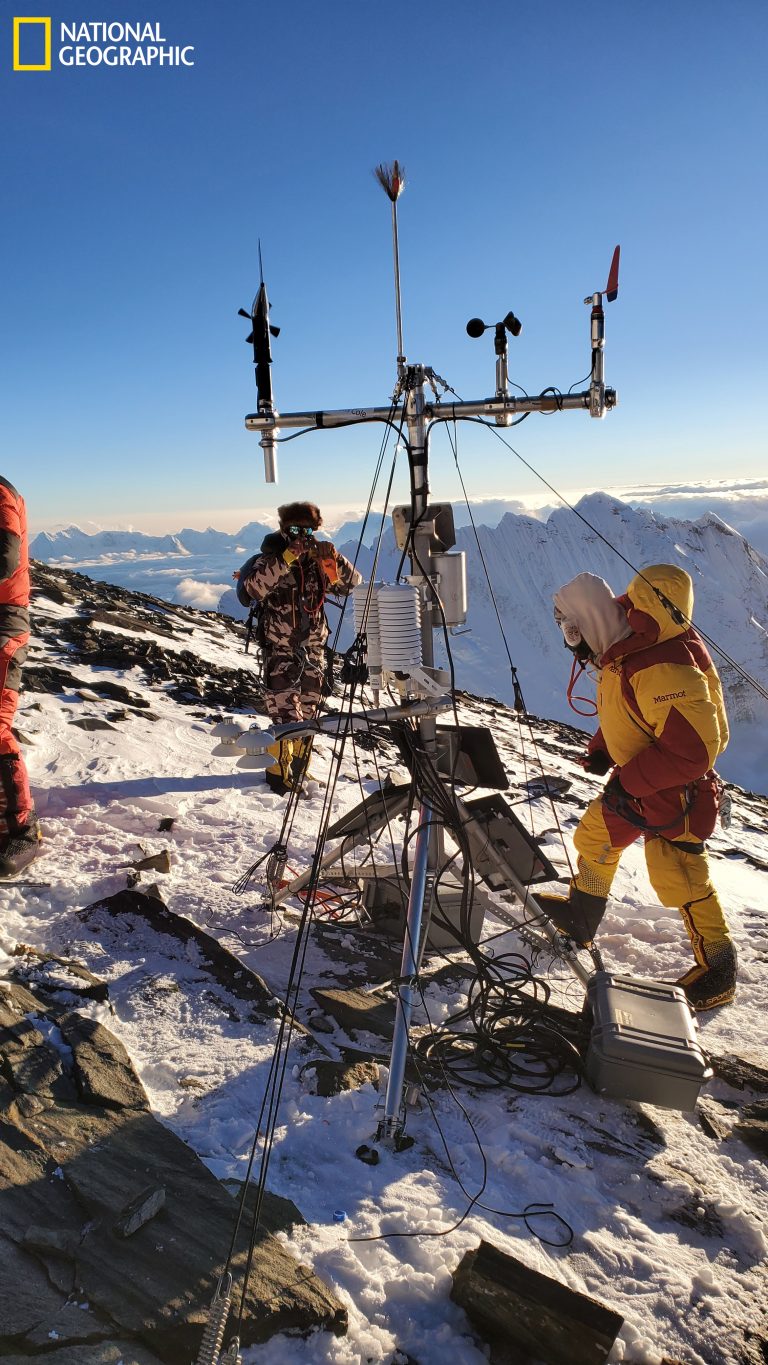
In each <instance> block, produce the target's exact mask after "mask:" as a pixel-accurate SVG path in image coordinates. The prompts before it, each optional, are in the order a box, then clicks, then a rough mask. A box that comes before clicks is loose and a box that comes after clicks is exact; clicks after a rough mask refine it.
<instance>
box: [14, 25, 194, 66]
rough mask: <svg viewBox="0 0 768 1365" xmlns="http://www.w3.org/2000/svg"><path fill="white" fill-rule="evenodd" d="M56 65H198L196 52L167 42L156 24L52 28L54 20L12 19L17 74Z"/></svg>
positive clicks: (59, 26) (63, 26)
mask: <svg viewBox="0 0 768 1365" xmlns="http://www.w3.org/2000/svg"><path fill="white" fill-rule="evenodd" d="M54 37H55V43H56V46H55V51H54V44H53V38H54ZM52 61H55V63H56V65H58V66H90V67H94V66H194V65H195V49H194V47H190V46H186V47H185V46H183V45H182V44H180V43H172V42H169V41H168V39H167V38H166V37H164V35H163V34H162V33H161V31H160V24H158V23H145V22H143V21H136V20H134V21H126V22H120V21H119V20H111V19H110V20H88V21H87V22H86V21H84V20H76V21H74V22H72V23H63V22H62V23H60V24H59V23H57V25H56V28H55V30H54V29H53V26H52V21H51V19H50V17H48V18H39V17H36V18H33V17H31V16H24V17H21V18H16V19H14V21H13V69H14V71H50V70H51V65H52Z"/></svg>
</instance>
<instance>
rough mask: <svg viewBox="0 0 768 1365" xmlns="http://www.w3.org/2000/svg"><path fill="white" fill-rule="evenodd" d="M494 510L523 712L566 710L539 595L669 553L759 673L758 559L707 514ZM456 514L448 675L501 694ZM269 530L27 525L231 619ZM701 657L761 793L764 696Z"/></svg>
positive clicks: (492, 623) (88, 563) (547, 602)
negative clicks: (456, 600) (465, 612)
mask: <svg viewBox="0 0 768 1365" xmlns="http://www.w3.org/2000/svg"><path fill="white" fill-rule="evenodd" d="M489 507H490V509H491V511H490V512H489V511H488V508H489ZM499 510H501V503H500V502H499V503H498V505H497V504H496V503H491V504H485V503H480V504H478V506H477V508H476V520H477V523H478V533H479V540H480V545H481V547H482V551H483V555H484V557H485V560H486V563H487V566H488V572H489V576H490V581H491V585H492V587H493V591H494V593H495V595H496V600H497V603H498V607H499V612H500V615H501V619H502V622H503V625H504V630H505V633H506V636H507V639H508V642H509V649H510V653H511V656H512V659H513V661H514V663H515V665H516V667H517V669H518V673H519V675H520V680H521V683H522V687H523V693H524V696H525V699H526V703H527V705H528V708H529V709H530V710H531V711H532V712H533V713H534V714H536V715H541V716H550V717H554V718H558V719H561V720H574V719H575V718H574V716H573V713H572V712H571V711H570V710H569V707H568V703H567V700H566V696H565V691H566V684H567V680H568V675H569V669H570V658H569V656H567V655H566V654H565V651H564V650H563V646H562V640H561V638H560V634H559V632H558V631H557V629H556V628H555V625H554V622H553V619H552V594H553V593H554V592H555V590H556V589H557V588H558V587H560V586H561V585H562V584H563V583H565V582H566V581H567V580H568V579H569V578H572V577H573V576H574V574H577V573H580V572H581V571H582V570H584V569H588V570H589V571H590V572H592V573H596V574H600V575H601V576H602V577H604V578H605V579H606V580H607V581H608V582H609V583H610V584H611V586H612V588H613V589H614V591H615V592H623V591H624V589H625V588H626V586H627V584H628V582H629V580H630V578H631V577H632V576H633V568H632V567H630V566H634V567H637V568H640V567H642V566H647V565H649V564H657V563H660V562H667V563H669V562H672V563H677V564H680V565H682V566H683V567H684V568H686V569H687V570H688V572H689V573H690V574H691V576H692V578H693V581H694V587H695V593H696V605H695V619H696V621H697V623H698V624H699V626H700V627H701V628H702V629H703V630H704V631H705V632H706V633H707V634H708V635H709V636H710V637H711V638H712V639H713V640H714V641H715V642H716V643H717V645H718V646H719V647H720V648H721V649H722V650H724V651H725V654H726V655H729V656H730V657H731V659H733V660H735V661H736V662H737V663H738V664H739V665H740V666H741V667H742V669H745V670H746V671H747V672H748V673H749V674H751V675H752V676H753V677H755V678H757V679H758V680H759V681H761V682H762V684H763V686H764V687H765V686H766V685H767V684H768V560H766V559H765V558H764V557H763V556H762V555H760V554H759V553H758V552H757V551H756V550H754V549H752V547H751V546H750V545H749V544H748V542H747V541H746V540H744V538H743V537H742V536H741V535H739V534H738V532H736V531H734V530H732V529H731V528H730V527H729V526H728V525H727V524H726V523H725V522H723V521H722V520H721V519H720V518H719V517H718V516H716V515H715V514H713V513H708V514H706V515H705V516H703V517H700V518H699V519H698V520H697V521H683V520H675V519H673V518H665V517H661V516H658V515H655V514H654V513H652V512H650V511H648V510H647V509H644V508H640V509H637V508H632V507H630V506H629V505H628V504H626V503H622V502H619V501H618V500H617V499H616V498H614V497H611V496H609V495H607V494H605V493H593V494H590V495H588V496H586V497H584V498H582V500H581V501H580V502H579V504H578V510H579V512H580V513H581V517H582V518H583V520H581V519H580V518H579V517H577V516H575V515H574V513H573V512H572V511H570V509H568V508H559V509H558V510H557V511H554V512H552V513H551V514H550V516H549V518H548V520H547V521H541V520H539V519H537V518H536V517H532V516H518V515H514V514H512V513H507V514H506V515H505V516H504V517H503V518H502V520H501V521H500V522H499V523H498V525H484V524H482V519H483V516H484V515H486V514H487V515H488V520H489V521H492V520H493V515H495V513H497V512H498V511H499ZM459 512H460V509H459V508H458V507H457V512H456V517H457V526H458V529H457V546H458V548H459V549H463V550H465V551H466V553H467V561H468V583H469V602H470V607H469V618H468V632H467V633H461V634H459V635H457V636H456V637H455V639H454V641H453V646H452V648H453V652H454V657H455V661H456V665H457V681H458V683H459V686H461V687H463V688H466V689H467V690H468V691H471V692H479V693H482V694H484V695H491V696H495V697H498V698H499V699H500V700H502V701H505V702H511V701H512V699H513V692H512V686H511V679H510V672H509V664H508V660H507V656H506V652H505V649H504V646H503V642H502V639H501V636H500V632H499V627H498V624H497V620H496V615H495V612H494V609H493V604H492V601H491V596H490V592H489V588H488V584H487V581H486V577H485V572H484V570H483V566H482V562H481V559H480V555H479V553H478V550H477V545H476V542H475V538H474V534H473V532H472V529H471V527H469V526H467V525H466V524H463V522H464V521H465V517H464V518H462V516H460V515H459ZM464 513H466V509H464ZM379 522H380V518H379ZM585 523H589V524H588V525H587V524H585ZM377 524H379V523H378V522H377V519H376V518H375V517H374V518H373V519H372V522H371V526H369V528H368V532H369V533H367V534H366V537H365V538H366V541H367V542H368V544H367V545H366V546H365V547H363V549H362V550H361V552H360V556H359V565H360V567H361V569H362V570H363V572H364V573H365V574H366V576H367V575H368V573H369V571H370V568H371V565H372V562H373V554H374V550H373V548H372V547H373V543H374V539H375V530H372V529H371V528H372V527H375V526H376V525H377ZM591 528H594V529H591ZM347 529H349V530H350V531H351V530H352V529H353V526H352V524H351V523H348V524H347V526H346V527H342V528H340V534H339V535H338V536H337V537H336V543H337V544H338V546H339V548H340V549H342V550H344V552H345V553H346V554H348V555H349V556H350V557H354V555H355V553H356V550H357V541H356V540H352V539H350V540H348V541H345V540H344V539H343V537H344V534H345V531H346V530H347ZM268 530H269V528H268V527H266V526H262V525H261V524H260V523H251V524H249V525H248V526H245V527H243V528H242V529H241V530H240V531H239V532H238V533H237V535H235V536H231V535H226V534H225V533H223V532H218V531H213V530H212V529H209V530H208V531H204V532H199V531H191V532H190V531H182V532H180V533H179V534H178V536H176V537H172V538H170V537H169V538H167V539H172V540H173V541H174V542H178V545H179V547H181V549H180V550H179V551H177V550H174V551H173V553H171V554H162V555H160V556H158V555H157V554H156V553H154V554H151V553H149V550H148V542H149V541H150V539H151V538H150V537H142V536H141V534H140V533H138V532H131V533H114V532H104V533H100V535H99V536H84V535H83V534H82V533H78V534H77V535H76V534H75V532H76V528H70V529H69V530H68V531H67V532H61V533H57V535H56V536H54V537H48V538H47V539H46V538H45V537H42V536H38V537H37V538H36V539H35V540H34V541H33V543H32V552H33V554H34V555H36V556H37V557H38V558H41V559H43V560H44V561H45V562H56V563H58V562H63V563H66V564H68V565H69V566H71V567H77V566H80V567H83V568H85V570H86V572H92V573H94V574H95V575H96V576H98V577H99V578H103V579H105V580H106V581H107V582H112V583H117V584H123V585H125V586H130V587H133V588H139V589H141V590H142V591H145V592H151V593H154V594H156V595H157V596H160V597H164V598H166V599H167V600H169V601H175V602H184V603H189V604H190V605H193V606H198V607H202V608H211V607H215V606H217V605H218V607H219V610H221V611H224V612H227V613H229V614H231V615H233V616H235V617H239V618H241V619H242V617H243V616H244V614H245V613H244V612H243V610H242V608H240V607H239V605H238V603H237V599H236V597H235V594H234V592H233V590H232V588H231V578H232V572H233V570H234V569H236V568H238V567H239V565H240V564H241V563H242V562H243V559H244V558H245V557H246V556H247V555H248V554H250V553H252V552H253V551H254V550H255V549H257V548H258V546H259V545H260V544H261V540H262V538H263V536H264V535H265V534H266V532H267V531H268ZM118 534H119V535H121V536H122V535H126V536H129V537H130V538H129V540H128V541H126V542H125V544H126V545H128V546H131V547H132V548H131V549H129V550H124V551H123V552H120V553H117V552H114V551H113V550H110V549H109V546H108V543H107V540H104V537H107V538H108V537H110V536H115V535H118ZM357 534H359V527H358V528H357ZM78 536H79V539H78ZM601 537H603V539H601ZM76 546H78V547H79V548H80V550H81V552H82V556H83V557H82V558H81V559H80V560H76V559H75V558H74V554H73V552H74V549H75V547H76ZM611 547H615V548H611ZM617 550H618V551H619V552H620V555H622V556H623V557H624V559H623V560H622V558H620V556H619V554H617V552H616V551H617ZM62 555H66V556H67V557H66V558H65V559H63V558H62ZM624 560H626V561H628V563H625V562H624ZM399 561H400V555H399V552H398V551H397V550H396V548H395V544H394V536H393V533H392V530H391V527H390V528H389V529H387V530H386V531H385V534H384V538H383V541H382V553H381V557H380V561H379V569H378V576H379V578H382V579H385V580H388V579H391V578H393V577H394V575H395V574H396V572H397V568H398V564H399ZM329 619H330V620H331V625H332V628H335V623H336V619H337V618H336V615H335V613H334V612H329ZM350 638H351V634H350V631H349V630H347V631H346V632H345V633H344V635H343V637H342V644H343V645H347V644H349V643H350ZM713 656H714V659H715V663H716V664H717V667H718V669H719V670H720V672H721V674H722V677H723V683H724V687H725V691H726V697H727V700H728V706H729V713H730V718H731V722H732V726H733V739H732V741H731V745H730V747H729V749H728V751H727V753H726V754H725V755H724V756H723V758H722V760H721V763H720V769H721V771H722V773H723V775H724V776H726V777H727V778H729V779H730V780H731V781H734V782H740V783H741V784H742V785H743V786H747V787H752V788H754V789H755V790H757V791H766V790H767V789H768V776H767V774H768V703H766V702H765V701H764V700H762V699H761V698H760V696H759V694H758V693H757V692H755V690H754V689H753V688H752V687H751V686H750V685H749V683H747V682H745V681H744V679H743V678H742V677H741V676H740V675H739V673H738V671H737V670H736V669H735V668H734V667H733V666H732V665H731V664H730V663H729V662H728V661H727V659H724V658H723V657H722V656H721V655H720V654H718V652H717V650H714V649H713ZM587 692H588V693H589V688H587ZM576 723H577V724H578V723H579V722H578V720H576Z"/></svg>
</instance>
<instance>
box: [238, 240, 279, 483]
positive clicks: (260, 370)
mask: <svg viewBox="0 0 768 1365" xmlns="http://www.w3.org/2000/svg"><path fill="white" fill-rule="evenodd" d="M259 276H260V279H261V283H260V284H259V289H258V293H257V295H256V297H255V299H254V300H253V303H252V304H251V311H250V313H247V312H246V310H245V309H244V308H239V309H238V315H239V316H240V317H241V318H248V319H249V321H250V324H251V332H250V336H248V337H246V344H247V345H249V346H253V363H254V365H255V367H256V392H257V393H258V395H259V402H258V411H259V414H260V415H261V416H263V417H265V418H267V419H271V426H270V428H267V429H265V430H264V432H263V434H262V438H261V441H260V445H261V447H262V449H263V451H264V473H265V477H266V480H267V483H277V451H276V448H275V438H276V436H277V427H276V424H275V417H276V413H275V402H274V398H273V395H272V346H271V344H270V337H276V336H279V335H280V328H279V327H273V326H272V323H271V322H270V320H269V299H268V297H267V286H266V285H265V283H264V268H263V265H262V260H261V241H259Z"/></svg>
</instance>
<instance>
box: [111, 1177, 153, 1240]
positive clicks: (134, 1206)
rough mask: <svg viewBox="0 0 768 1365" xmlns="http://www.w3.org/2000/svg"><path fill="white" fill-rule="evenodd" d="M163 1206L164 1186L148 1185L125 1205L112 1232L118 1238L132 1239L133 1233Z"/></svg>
mask: <svg viewBox="0 0 768 1365" xmlns="http://www.w3.org/2000/svg"><path fill="white" fill-rule="evenodd" d="M164 1204H165V1186H164V1185H148V1186H147V1188H146V1190H142V1192H141V1194H137V1195H136V1198H135V1199H132V1200H131V1201H130V1203H128V1204H126V1206H125V1208H124V1209H123V1210H122V1211H121V1213H120V1214H119V1216H118V1218H117V1219H116V1221H115V1227H114V1230H115V1232H116V1233H117V1235H118V1236H119V1237H132V1236H133V1234H134V1232H138V1230H139V1228H143V1226H144V1224H145V1223H148V1222H149V1220H150V1218H154V1217H155V1215H156V1214H158V1213H159V1212H160V1210H161V1208H163V1206H164Z"/></svg>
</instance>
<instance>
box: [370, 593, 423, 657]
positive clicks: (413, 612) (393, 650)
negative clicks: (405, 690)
mask: <svg viewBox="0 0 768 1365" xmlns="http://www.w3.org/2000/svg"><path fill="white" fill-rule="evenodd" d="M378 604H379V640H380V643H381V666H382V668H383V669H385V670H386V671H387V672H389V673H409V672H410V670H411V669H412V668H418V667H419V666H420V665H421V657H422V655H421V600H420V598H419V593H418V589H417V588H415V587H414V586H413V585H412V584H411V583H391V584H390V583H387V584H383V585H382V586H381V587H380V588H379V591H378Z"/></svg>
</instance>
